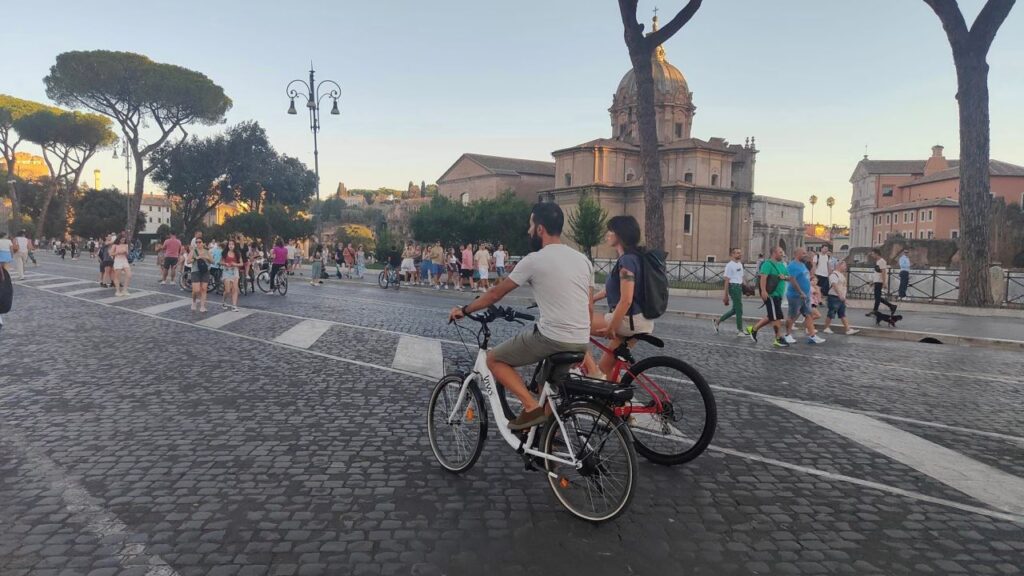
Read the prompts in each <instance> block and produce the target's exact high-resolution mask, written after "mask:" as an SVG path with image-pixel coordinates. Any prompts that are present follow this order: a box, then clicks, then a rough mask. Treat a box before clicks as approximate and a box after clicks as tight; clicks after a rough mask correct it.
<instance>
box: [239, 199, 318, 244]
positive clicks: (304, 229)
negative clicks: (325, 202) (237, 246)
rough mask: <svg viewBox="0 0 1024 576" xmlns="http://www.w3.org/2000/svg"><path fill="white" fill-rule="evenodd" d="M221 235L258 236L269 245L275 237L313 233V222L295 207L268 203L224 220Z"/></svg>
mask: <svg viewBox="0 0 1024 576" xmlns="http://www.w3.org/2000/svg"><path fill="white" fill-rule="evenodd" d="M221 228H222V231H223V235H225V236H227V235H241V236H245V237H246V238H258V239H260V240H262V241H263V243H264V245H269V244H270V243H271V242H273V240H274V239H275V238H277V237H280V238H282V239H284V240H286V241H287V240H291V239H293V238H305V237H307V236H310V235H311V234H312V233H313V222H312V221H311V220H309V219H308V218H304V217H302V216H301V215H299V213H298V211H297V210H296V209H295V208H290V207H287V206H284V205H282V204H268V205H266V206H265V207H264V210H263V212H262V213H260V212H242V213H240V214H236V215H234V216H232V217H230V218H228V219H227V220H225V221H224V224H223V225H222V227H221Z"/></svg>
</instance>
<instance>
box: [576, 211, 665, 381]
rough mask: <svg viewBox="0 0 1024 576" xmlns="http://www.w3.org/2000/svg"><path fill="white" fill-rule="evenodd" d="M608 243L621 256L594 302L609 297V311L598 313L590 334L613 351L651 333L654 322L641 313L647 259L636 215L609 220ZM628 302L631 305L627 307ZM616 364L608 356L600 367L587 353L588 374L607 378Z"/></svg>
mask: <svg viewBox="0 0 1024 576" xmlns="http://www.w3.org/2000/svg"><path fill="white" fill-rule="evenodd" d="M605 243H606V244H607V245H608V246H609V247H610V248H614V249H615V251H616V253H617V254H618V260H617V261H616V262H615V266H614V267H613V268H612V271H611V272H610V273H609V274H608V279H607V280H605V283H604V290H601V291H600V292H598V293H596V294H594V297H593V299H594V302H598V301H600V300H602V299H605V298H607V300H608V312H607V313H605V314H601V313H598V312H595V313H594V314H593V317H592V318H591V321H590V334H591V335H592V336H595V337H598V338H607V339H608V340H609V341H610V344H609V349H611V350H614V349H615V348H618V347H619V345H620V344H621V343H622V338H624V337H627V336H632V335H634V334H650V333H651V332H653V331H654V321H653V320H648V319H647V318H645V317H644V315H643V313H642V312H641V307H640V303H641V300H640V299H641V298H642V294H641V292H640V290H639V289H638V283H639V282H640V281H641V280H640V279H641V277H642V275H643V269H644V266H643V259H642V256H641V255H640V249H639V247H638V245H639V243H640V224H639V223H638V222H637V221H636V218H633V217H632V216H614V217H612V218H611V219H610V220H608V232H607V233H606V234H605ZM627 303H628V304H627ZM614 364H615V356H614V355H612V354H605V355H603V356H602V357H601V361H600V362H599V363H597V364H595V362H594V358H593V355H592V353H591V352H589V351H588V352H587V357H586V359H585V360H584V363H583V365H584V368H585V369H586V371H587V373H588V374H591V375H593V376H595V377H597V378H599V379H602V380H603V379H604V377H605V374H610V373H611V372H612V368H613V366H614Z"/></svg>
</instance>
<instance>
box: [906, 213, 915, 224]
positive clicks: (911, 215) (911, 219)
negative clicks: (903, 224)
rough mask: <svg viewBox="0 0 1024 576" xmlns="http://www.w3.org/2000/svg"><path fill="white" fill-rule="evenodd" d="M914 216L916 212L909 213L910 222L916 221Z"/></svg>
mask: <svg viewBox="0 0 1024 576" xmlns="http://www.w3.org/2000/svg"><path fill="white" fill-rule="evenodd" d="M914 214H916V212H914V211H913V210H911V211H910V212H908V213H907V215H908V216H910V221H911V222H913V221H914Z"/></svg>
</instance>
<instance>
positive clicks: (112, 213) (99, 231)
mask: <svg viewBox="0 0 1024 576" xmlns="http://www.w3.org/2000/svg"><path fill="white" fill-rule="evenodd" d="M126 204H127V202H126V198H125V195H124V194H123V193H121V192H119V191H117V190H113V189H105V190H90V191H88V192H85V193H84V194H82V195H81V196H79V197H78V198H76V199H75V201H74V204H73V205H74V213H75V220H74V222H72V224H71V233H72V234H74V235H75V236H80V237H82V238H99V237H101V236H105V235H107V234H110V233H113V232H119V231H121V230H122V229H124V223H125V220H126V218H127V209H128V208H127V206H126ZM145 221H146V217H145V215H143V214H142V213H141V212H139V213H138V215H137V217H136V223H135V225H136V227H138V228H142V227H144V226H145Z"/></svg>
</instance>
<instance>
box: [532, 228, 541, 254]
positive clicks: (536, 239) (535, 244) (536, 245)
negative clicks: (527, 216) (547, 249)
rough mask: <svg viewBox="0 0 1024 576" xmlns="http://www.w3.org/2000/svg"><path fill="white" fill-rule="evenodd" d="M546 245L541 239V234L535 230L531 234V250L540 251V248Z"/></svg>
mask: <svg viewBox="0 0 1024 576" xmlns="http://www.w3.org/2000/svg"><path fill="white" fill-rule="evenodd" d="M543 247H544V243H543V242H542V241H541V239H540V236H539V235H538V234H537V233H536V232H534V233H533V234H530V252H540V249H541V248H543Z"/></svg>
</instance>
